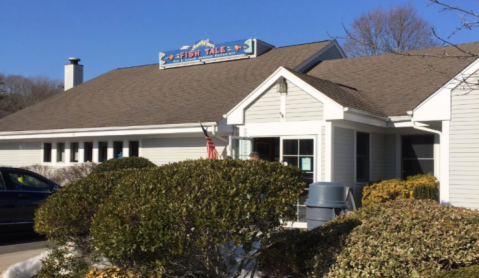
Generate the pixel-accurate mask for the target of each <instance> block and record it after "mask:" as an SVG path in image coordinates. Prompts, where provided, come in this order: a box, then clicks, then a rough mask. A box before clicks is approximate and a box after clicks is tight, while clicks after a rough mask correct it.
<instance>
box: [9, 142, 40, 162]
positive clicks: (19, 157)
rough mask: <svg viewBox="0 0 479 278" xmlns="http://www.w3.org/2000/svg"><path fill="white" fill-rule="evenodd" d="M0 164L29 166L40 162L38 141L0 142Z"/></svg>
mask: <svg viewBox="0 0 479 278" xmlns="http://www.w3.org/2000/svg"><path fill="white" fill-rule="evenodd" d="M0 153H1V155H0V166H13V167H21V166H30V165H34V164H40V163H41V162H42V147H41V143H40V142H34V143H0Z"/></svg>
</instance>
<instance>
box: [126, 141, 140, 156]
mask: <svg viewBox="0 0 479 278" xmlns="http://www.w3.org/2000/svg"><path fill="white" fill-rule="evenodd" d="M139 150H140V142H138V141H130V142H129V154H128V155H129V156H130V157H133V156H135V157H138V156H139V155H140V152H139Z"/></svg>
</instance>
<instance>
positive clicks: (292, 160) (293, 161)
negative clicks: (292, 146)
mask: <svg viewBox="0 0 479 278" xmlns="http://www.w3.org/2000/svg"><path fill="white" fill-rule="evenodd" d="M283 162H287V163H288V165H293V166H296V167H298V157H297V156H293V157H291V156H283Z"/></svg>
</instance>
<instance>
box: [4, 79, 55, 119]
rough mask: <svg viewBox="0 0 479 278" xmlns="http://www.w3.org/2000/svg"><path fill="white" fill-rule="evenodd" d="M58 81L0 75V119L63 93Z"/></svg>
mask: <svg viewBox="0 0 479 278" xmlns="http://www.w3.org/2000/svg"><path fill="white" fill-rule="evenodd" d="M61 85H62V82H61V81H60V80H52V79H50V78H48V77H45V76H38V77H28V78H27V77H24V76H21V75H4V74H0V118H3V117H5V116H8V115H10V114H12V113H15V112H17V111H19V110H22V109H24V108H26V107H28V106H31V105H33V104H35V103H37V102H40V101H42V100H45V99H47V98H49V97H51V96H53V95H56V94H58V93H60V92H62V91H63V88H61Z"/></svg>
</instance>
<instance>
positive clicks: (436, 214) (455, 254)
mask: <svg viewBox="0 0 479 278" xmlns="http://www.w3.org/2000/svg"><path fill="white" fill-rule="evenodd" d="M344 218H346V219H348V218H349V219H359V220H361V221H362V222H363V223H362V225H360V226H358V227H356V228H355V229H354V230H352V232H351V233H350V235H349V236H348V237H347V239H346V242H345V247H344V248H343V249H342V251H341V252H340V253H339V254H338V255H337V257H336V262H335V263H334V264H333V265H332V266H331V268H330V270H329V272H328V273H327V274H326V275H325V276H324V277H378V276H380V277H427V276H429V275H432V274H435V273H437V272H439V271H440V270H449V269H454V268H459V267H463V266H467V265H471V264H476V263H478V258H479V234H478V233H477V230H478V229H479V212H478V211H474V210H469V209H465V208H458V207H452V206H443V205H440V204H438V203H437V202H433V201H430V200H405V201H395V202H387V203H384V204H373V205H371V206H369V207H364V208H363V209H361V210H359V211H356V212H353V213H348V214H347V215H346V216H344ZM339 219H340V218H339ZM339 219H338V220H339ZM333 221H335V220H333ZM320 252H321V251H320ZM322 269H323V268H322V267H321V265H316V266H315V272H314V274H315V277H321V276H320V274H321V273H322V272H321V270H322Z"/></svg>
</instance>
